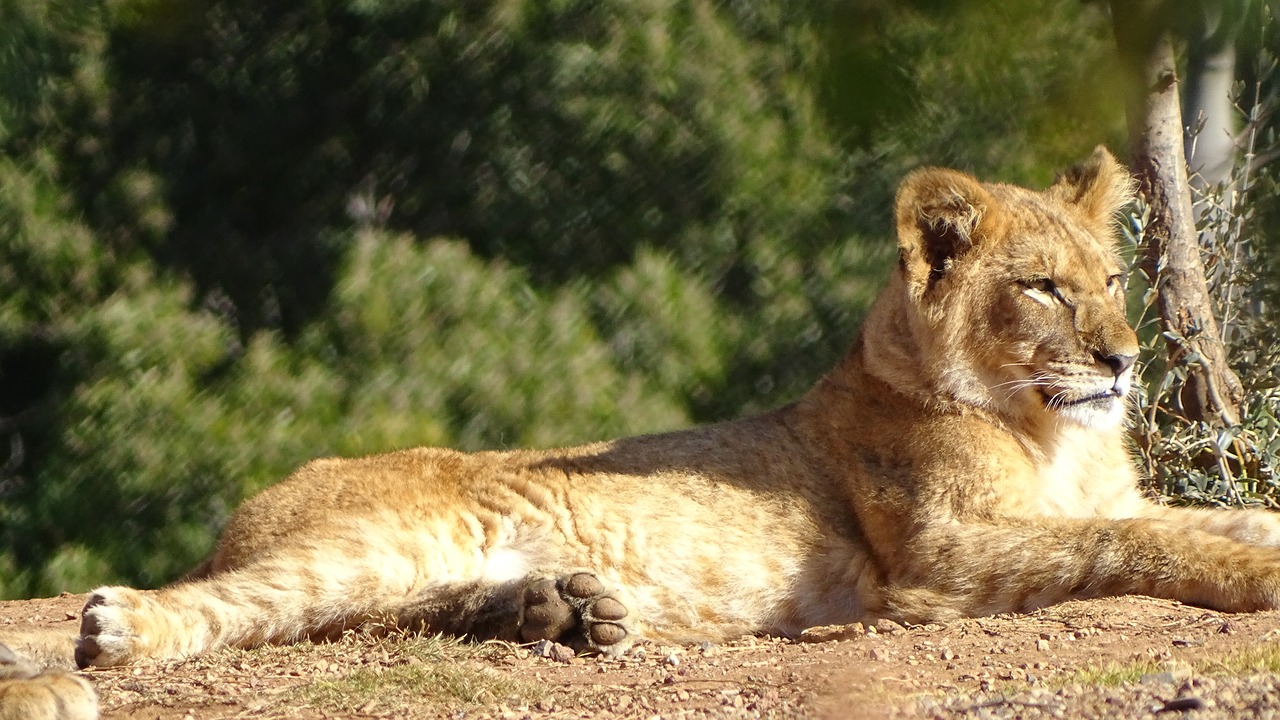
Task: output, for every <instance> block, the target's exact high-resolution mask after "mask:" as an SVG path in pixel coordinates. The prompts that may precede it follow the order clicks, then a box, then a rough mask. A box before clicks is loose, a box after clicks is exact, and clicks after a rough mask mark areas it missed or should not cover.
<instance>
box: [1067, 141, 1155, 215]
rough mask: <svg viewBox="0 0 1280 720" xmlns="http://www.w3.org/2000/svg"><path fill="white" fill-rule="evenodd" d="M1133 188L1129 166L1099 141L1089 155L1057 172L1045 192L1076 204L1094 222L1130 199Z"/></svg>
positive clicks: (1113, 211) (1117, 211)
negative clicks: (1056, 176)
mask: <svg viewBox="0 0 1280 720" xmlns="http://www.w3.org/2000/svg"><path fill="white" fill-rule="evenodd" d="M1135 189H1136V184H1135V183H1134V181H1133V176H1132V175H1130V174H1129V170H1128V169H1127V168H1125V167H1124V166H1123V165H1121V164H1120V163H1119V162H1117V161H1116V159H1115V158H1114V157H1113V156H1112V155H1111V153H1109V152H1107V149H1106V148H1104V147H1102V146H1101V145H1099V146H1098V147H1097V148H1096V149H1095V150H1094V151H1093V154H1092V155H1090V156H1089V157H1088V159H1086V160H1084V161H1083V162H1081V163H1080V164H1078V165H1076V166H1075V167H1073V168H1071V169H1070V170H1067V171H1066V172H1064V173H1062V174H1061V175H1059V176H1058V179H1057V180H1055V181H1054V182H1053V185H1050V186H1049V189H1048V190H1046V191H1045V194H1047V195H1049V196H1051V197H1054V198H1057V199H1058V200H1061V201H1063V202H1066V203H1070V204H1072V205H1076V206H1077V207H1079V208H1080V209H1081V210H1083V211H1084V213H1085V214H1086V215H1087V216H1089V217H1090V218H1092V219H1093V220H1095V221H1097V222H1100V223H1110V222H1112V221H1113V220H1114V219H1115V216H1116V214H1117V213H1119V212H1120V211H1121V210H1122V209H1123V208H1124V207H1125V206H1126V205H1128V204H1129V203H1131V202H1133V195H1134V191H1135Z"/></svg>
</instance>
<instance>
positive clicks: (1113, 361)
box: [1093, 350, 1138, 376]
mask: <svg viewBox="0 0 1280 720" xmlns="http://www.w3.org/2000/svg"><path fill="white" fill-rule="evenodd" d="M1093 356H1094V357H1095V358H1097V360H1098V362H1100V363H1102V364H1103V365H1106V366H1107V367H1109V368H1111V372H1112V374H1114V375H1116V376H1119V375H1120V373H1122V372H1124V371H1125V370H1128V369H1129V368H1131V367H1133V361H1134V360H1137V359H1138V356H1137V355H1125V354H1123V353H1105V352H1101V351H1096V350H1095V351H1094V353H1093Z"/></svg>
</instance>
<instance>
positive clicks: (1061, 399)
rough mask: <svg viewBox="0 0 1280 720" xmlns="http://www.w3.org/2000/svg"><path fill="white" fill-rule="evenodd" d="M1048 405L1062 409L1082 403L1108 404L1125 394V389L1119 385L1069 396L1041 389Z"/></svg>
mask: <svg viewBox="0 0 1280 720" xmlns="http://www.w3.org/2000/svg"><path fill="white" fill-rule="evenodd" d="M1041 396H1042V397H1043V399H1044V404H1045V406H1046V407H1048V408H1050V409H1053V410H1062V409H1064V408H1072V407H1079V406H1081V405H1090V404H1096V405H1106V404H1109V403H1111V402H1113V401H1114V400H1116V399H1117V398H1120V397H1123V396H1124V391H1122V390H1121V389H1120V388H1118V387H1111V388H1108V389H1106V390H1103V391H1102V392H1097V393H1093V394H1092V395H1082V396H1080V397H1075V398H1071V397H1067V396H1066V395H1065V394H1064V393H1062V392H1058V393H1050V392H1045V391H1041Z"/></svg>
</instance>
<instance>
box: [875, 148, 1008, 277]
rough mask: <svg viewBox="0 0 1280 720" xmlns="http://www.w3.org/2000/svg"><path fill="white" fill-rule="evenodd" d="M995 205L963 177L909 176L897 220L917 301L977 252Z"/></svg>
mask: <svg viewBox="0 0 1280 720" xmlns="http://www.w3.org/2000/svg"><path fill="white" fill-rule="evenodd" d="M992 202H993V201H992V198H991V195H990V193H988V192H987V191H986V189H985V188H983V187H982V184H981V183H979V182H978V181H977V180H976V179H974V178H973V177H972V176H969V175H966V174H964V173H962V172H957V171H955V170H945V169H942V168H923V169H921V170H916V171H915V172H912V173H911V174H910V175H907V177H906V179H904V180H903V181H902V184H901V185H899V186H898V198H897V201H896V203H895V215H896V217H897V224H898V252H899V261H900V262H901V264H902V271H903V273H904V274H905V275H906V279H907V283H908V284H909V286H910V287H911V292H912V294H913V295H915V296H917V297H919V296H920V295H922V294H923V293H924V292H925V291H926V290H928V289H929V288H931V287H932V286H933V285H934V284H935V283H937V282H938V281H939V280H941V279H942V278H943V277H945V276H946V275H947V273H949V272H950V271H951V267H952V265H953V263H954V262H955V260H956V259H957V258H959V257H961V256H962V255H964V254H965V253H966V252H968V251H969V249H970V248H972V247H973V246H974V244H975V243H976V241H977V239H978V236H979V233H980V227H981V226H982V224H983V218H984V217H985V216H986V215H987V211H988V209H989V208H990V207H991V205H992Z"/></svg>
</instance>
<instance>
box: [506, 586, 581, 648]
mask: <svg viewBox="0 0 1280 720" xmlns="http://www.w3.org/2000/svg"><path fill="white" fill-rule="evenodd" d="M577 624H578V620H577V617H576V613H575V612H574V609H573V606H572V605H570V604H569V603H568V602H565V599H564V598H563V597H561V596H560V591H559V590H558V589H557V588H556V581H555V580H554V579H553V578H543V579H541V580H537V581H535V582H533V583H531V584H530V585H529V586H528V587H526V588H525V590H524V622H523V623H521V625H520V638H521V639H522V640H524V641H525V642H534V641H536V640H557V639H559V638H560V636H562V635H564V634H565V633H566V632H568V631H570V630H572V629H573V627H574V626H575V625H577Z"/></svg>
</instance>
